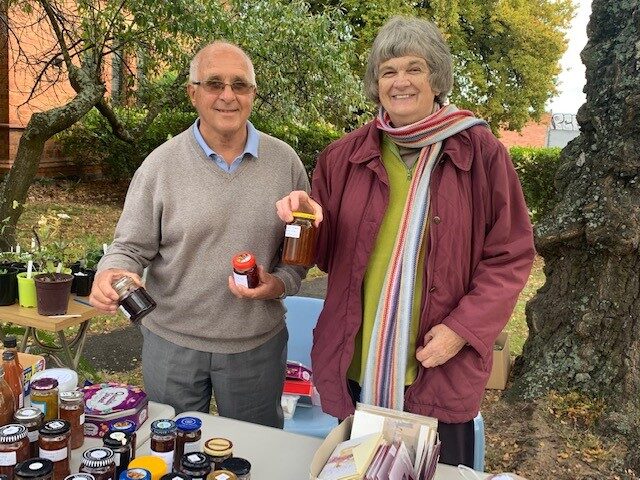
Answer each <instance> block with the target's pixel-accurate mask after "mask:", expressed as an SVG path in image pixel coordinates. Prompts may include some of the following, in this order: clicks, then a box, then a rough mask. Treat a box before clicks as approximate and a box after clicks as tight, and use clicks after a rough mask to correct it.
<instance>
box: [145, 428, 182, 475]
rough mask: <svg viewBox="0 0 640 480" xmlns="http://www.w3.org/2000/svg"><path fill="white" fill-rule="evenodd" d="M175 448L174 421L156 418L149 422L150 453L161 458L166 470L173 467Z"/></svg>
mask: <svg viewBox="0 0 640 480" xmlns="http://www.w3.org/2000/svg"><path fill="white" fill-rule="evenodd" d="M175 450H176V422H174V421H173V420H167V419H163V420H156V421H155V422H153V423H152V424H151V455H155V456H157V457H160V458H162V460H164V463H166V464H167V471H171V470H172V469H173V457H174V455H175Z"/></svg>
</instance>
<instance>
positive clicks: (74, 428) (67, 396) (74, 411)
mask: <svg viewBox="0 0 640 480" xmlns="http://www.w3.org/2000/svg"><path fill="white" fill-rule="evenodd" d="M59 409H60V418H61V419H63V420H66V421H67V422H69V423H70V424H71V442H70V444H71V449H72V450H75V449H76V448H80V447H81V446H82V444H83V443H84V394H83V393H82V392H78V391H72V392H60V406H59Z"/></svg>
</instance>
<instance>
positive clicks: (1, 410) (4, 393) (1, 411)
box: [0, 365, 16, 425]
mask: <svg viewBox="0 0 640 480" xmlns="http://www.w3.org/2000/svg"><path fill="white" fill-rule="evenodd" d="M15 411H16V409H15V399H14V398H13V392H12V391H11V387H10V386H9V384H8V383H7V382H6V380H5V379H4V369H3V368H2V365H0V425H7V424H9V423H11V422H12V421H13V413H14V412H15Z"/></svg>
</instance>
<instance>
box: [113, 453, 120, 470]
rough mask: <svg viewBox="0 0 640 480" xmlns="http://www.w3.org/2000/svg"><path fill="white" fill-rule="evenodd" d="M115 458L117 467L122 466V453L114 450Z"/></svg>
mask: <svg viewBox="0 0 640 480" xmlns="http://www.w3.org/2000/svg"><path fill="white" fill-rule="evenodd" d="M113 460H114V463H115V464H116V467H119V466H120V454H119V453H118V452H113Z"/></svg>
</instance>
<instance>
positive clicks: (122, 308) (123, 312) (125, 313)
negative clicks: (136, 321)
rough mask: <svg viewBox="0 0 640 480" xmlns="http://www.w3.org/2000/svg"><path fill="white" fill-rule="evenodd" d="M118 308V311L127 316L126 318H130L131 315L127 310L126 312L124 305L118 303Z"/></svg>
mask: <svg viewBox="0 0 640 480" xmlns="http://www.w3.org/2000/svg"><path fill="white" fill-rule="evenodd" d="M118 310H120V313H122V314H123V315H124V316H125V317H127V319H129V320H130V319H131V315H130V314H129V312H127V311H126V310H125V309H124V307H123V306H122V305H120V306H119V307H118Z"/></svg>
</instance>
